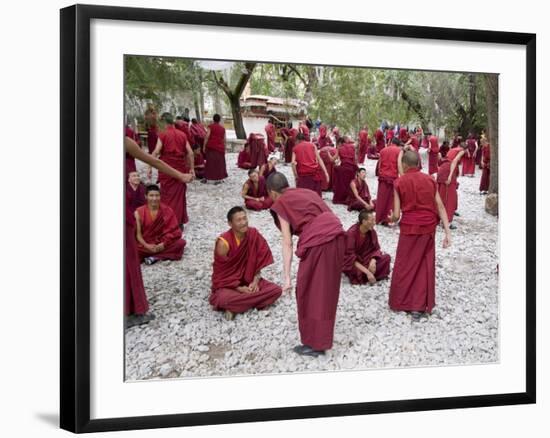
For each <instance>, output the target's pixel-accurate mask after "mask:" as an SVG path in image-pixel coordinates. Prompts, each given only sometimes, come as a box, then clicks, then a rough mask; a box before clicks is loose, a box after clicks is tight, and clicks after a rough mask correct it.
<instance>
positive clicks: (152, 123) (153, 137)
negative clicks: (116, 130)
mask: <svg viewBox="0 0 550 438" xmlns="http://www.w3.org/2000/svg"><path fill="white" fill-rule="evenodd" d="M144 119H145V130H146V131H147V149H149V153H150V154H152V153H153V151H154V150H155V146H156V145H157V140H158V134H159V129H158V114H157V112H156V110H155V109H154V108H153V107H152V106H150V107H149V108H147V110H146V111H145V117H144ZM138 144H139V143H138Z"/></svg>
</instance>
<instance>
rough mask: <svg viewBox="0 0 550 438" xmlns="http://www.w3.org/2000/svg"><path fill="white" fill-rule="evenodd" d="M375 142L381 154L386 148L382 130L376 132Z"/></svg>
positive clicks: (377, 150)
mask: <svg viewBox="0 0 550 438" xmlns="http://www.w3.org/2000/svg"><path fill="white" fill-rule="evenodd" d="M374 140H375V142H376V152H378V153H380V151H381V150H382V149H384V146H386V143H385V141H384V132H383V131H382V130H381V129H380V128H378V129H377V130H376V131H375V132H374Z"/></svg>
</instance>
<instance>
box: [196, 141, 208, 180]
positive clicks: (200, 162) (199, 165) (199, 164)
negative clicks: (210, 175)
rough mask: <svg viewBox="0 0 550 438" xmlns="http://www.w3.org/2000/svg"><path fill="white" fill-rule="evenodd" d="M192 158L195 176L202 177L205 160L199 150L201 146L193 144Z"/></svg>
mask: <svg viewBox="0 0 550 438" xmlns="http://www.w3.org/2000/svg"><path fill="white" fill-rule="evenodd" d="M193 160H194V166H195V167H194V169H195V176H196V177H197V178H198V179H203V178H204V168H205V166H206V161H205V159H204V155H203V154H202V152H201V148H200V147H199V146H193Z"/></svg>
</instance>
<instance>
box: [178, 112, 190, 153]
mask: <svg viewBox="0 0 550 438" xmlns="http://www.w3.org/2000/svg"><path fill="white" fill-rule="evenodd" d="M175 126H176V129H179V130H180V131H181V132H183V133H184V134H185V135H186V137H187V140H188V141H189V144H191V147H193V146H194V144H192V142H191V133H190V132H189V119H188V118H187V117H182V116H178V117H176V123H175Z"/></svg>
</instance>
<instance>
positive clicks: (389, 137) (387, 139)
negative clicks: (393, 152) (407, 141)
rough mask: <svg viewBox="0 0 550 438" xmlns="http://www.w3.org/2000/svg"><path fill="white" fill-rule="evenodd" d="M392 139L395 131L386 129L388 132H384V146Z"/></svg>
mask: <svg viewBox="0 0 550 438" xmlns="http://www.w3.org/2000/svg"><path fill="white" fill-rule="evenodd" d="M393 137H395V131H394V130H393V129H391V128H388V130H387V131H386V145H388V144H390V143H391V141H392V140H393Z"/></svg>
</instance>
